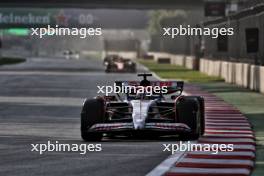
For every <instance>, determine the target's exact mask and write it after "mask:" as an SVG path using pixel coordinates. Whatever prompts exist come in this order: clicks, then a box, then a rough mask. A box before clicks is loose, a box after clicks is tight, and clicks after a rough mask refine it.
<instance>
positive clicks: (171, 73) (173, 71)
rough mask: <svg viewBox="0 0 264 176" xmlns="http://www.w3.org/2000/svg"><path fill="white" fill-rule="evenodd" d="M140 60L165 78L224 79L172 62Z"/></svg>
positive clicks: (194, 80)
mask: <svg viewBox="0 0 264 176" xmlns="http://www.w3.org/2000/svg"><path fill="white" fill-rule="evenodd" d="M139 62H140V63H141V64H143V65H145V66H146V67H148V68H149V69H150V70H151V71H153V72H155V73H156V74H157V75H158V76H160V77H161V78H165V79H175V78H177V79H178V80H185V81H188V82H215V81H224V80H223V79H222V78H219V77H214V76H208V75H206V74H203V73H200V72H198V71H194V70H190V69H186V68H184V67H182V66H177V65H170V64H157V63H156V62H154V61H146V60H139Z"/></svg>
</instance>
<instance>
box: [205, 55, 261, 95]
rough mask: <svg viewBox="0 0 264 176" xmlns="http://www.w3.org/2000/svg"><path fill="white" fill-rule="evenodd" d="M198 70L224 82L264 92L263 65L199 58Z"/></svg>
mask: <svg viewBox="0 0 264 176" xmlns="http://www.w3.org/2000/svg"><path fill="white" fill-rule="evenodd" d="M200 71H201V72H202V73H206V74H208V75H210V76H219V77H221V78H223V79H224V80H225V81H226V82H228V83H232V84H236V85H238V86H241V87H244V88H250V89H251V90H254V91H260V92H261V93H264V67H262V66H256V65H251V64H247V63H237V62H228V61H219V60H209V59H205V58H202V59H200Z"/></svg>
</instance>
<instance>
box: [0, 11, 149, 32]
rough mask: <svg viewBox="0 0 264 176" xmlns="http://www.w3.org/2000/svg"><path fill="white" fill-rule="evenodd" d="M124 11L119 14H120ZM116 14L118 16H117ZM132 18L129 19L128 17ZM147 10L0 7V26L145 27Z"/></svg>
mask: <svg viewBox="0 0 264 176" xmlns="http://www.w3.org/2000/svg"><path fill="white" fill-rule="evenodd" d="M124 13H125V14H126V15H124V16H125V17H124V16H122V15H121V14H124ZM117 17H118V18H117ZM130 18H131V20H132V21H134V22H133V23H130V21H131V20H128V19H130ZM146 24H147V15H146V12H142V11H141V12H140V11H137V10H130V11H126V12H124V11H122V10H119V11H118V10H117V11H113V10H105V9H102V10H94V9H87V10H84V9H48V10H47V9H42V8H40V9H36V8H34V9H31V8H28V9H27V8H23V9H22V8H0V28H10V27H23V28H29V27H36V26H37V27H44V26H47V25H51V26H55V25H59V26H61V27H94V28H95V27H103V28H136V29H137V28H144V27H145V26H146Z"/></svg>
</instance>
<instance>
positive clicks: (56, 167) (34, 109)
mask: <svg viewBox="0 0 264 176" xmlns="http://www.w3.org/2000/svg"><path fill="white" fill-rule="evenodd" d="M141 71H142V68H141ZM116 79H120V80H126V79H137V78H136V76H135V75H133V74H105V73H104V71H103V67H102V63H101V61H97V60H90V61H87V60H80V61H75V60H65V59H59V58H56V59H55V58H32V59H29V60H28V61H27V62H26V63H23V64H19V65H13V66H4V67H0V85H1V86H0V175H4V176H9V175H10V176H14V175H25V176H29V175H56V176H57V175H62V176H64V175H79V176H81V175H85V176H87V175H93V176H96V175H117V174H119V175H145V174H146V173H148V172H149V171H150V170H152V169H153V168H154V167H155V166H156V165H158V164H159V163H160V162H161V161H163V160H164V159H165V158H167V156H168V155H169V153H165V152H162V150H163V148H162V144H163V143H175V142H176V141H166V140H168V139H166V140H164V141H159V140H156V141H155V140H151V141H147V140H133V139H122V140H121V139H113V140H112V139H104V141H103V142H101V143H102V148H103V151H102V152H90V153H87V154H86V155H80V154H79V153H74V152H50V153H44V154H43V155H39V154H38V153H34V152H31V151H30V150H31V144H32V143H33V144H36V143H47V141H48V140H50V141H52V142H55V141H56V140H58V141H59V142H60V143H69V144H73V143H77V144H81V143H84V142H83V141H82V140H81V138H80V132H79V125H80V120H79V118H80V117H79V114H80V111H81V105H82V102H83V101H84V98H85V97H94V96H95V95H96V92H97V87H96V86H97V85H105V84H108V85H112V84H113V81H114V80H116Z"/></svg>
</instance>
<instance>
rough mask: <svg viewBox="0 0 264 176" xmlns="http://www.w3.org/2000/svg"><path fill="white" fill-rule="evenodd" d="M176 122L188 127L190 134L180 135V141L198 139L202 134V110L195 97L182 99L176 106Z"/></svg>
mask: <svg viewBox="0 0 264 176" xmlns="http://www.w3.org/2000/svg"><path fill="white" fill-rule="evenodd" d="M176 108H177V121H178V123H184V124H186V125H188V126H189V127H190V128H191V129H192V131H191V133H188V134H185V135H181V138H182V139H188V140H189V139H191V140H195V139H198V138H199V137H200V136H201V135H202V134H203V130H204V129H203V126H204V121H203V117H202V116H203V112H202V111H203V109H202V106H201V105H200V101H199V100H198V98H197V97H183V98H181V99H180V100H179V101H178V103H177V105H176Z"/></svg>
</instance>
